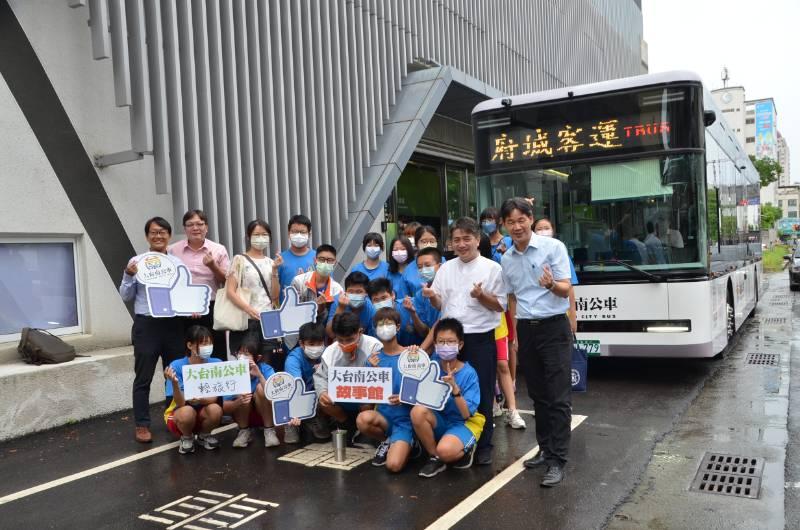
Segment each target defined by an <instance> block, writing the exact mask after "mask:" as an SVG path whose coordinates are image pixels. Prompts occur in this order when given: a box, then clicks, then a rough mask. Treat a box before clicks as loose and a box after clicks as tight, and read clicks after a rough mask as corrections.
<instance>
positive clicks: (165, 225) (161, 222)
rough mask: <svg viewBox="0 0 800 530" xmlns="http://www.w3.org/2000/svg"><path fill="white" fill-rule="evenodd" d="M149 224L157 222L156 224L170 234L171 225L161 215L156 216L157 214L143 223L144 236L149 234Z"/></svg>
mask: <svg viewBox="0 0 800 530" xmlns="http://www.w3.org/2000/svg"><path fill="white" fill-rule="evenodd" d="M151 224H157V225H158V226H160V227H161V228H163V229H164V230H166V231H167V232H169V235H172V225H170V224H169V222H168V221H167V220H166V219H164V218H163V217H158V216H156V217H151V218H150V219H148V220H147V221H146V222H145V223H144V235H146V236H147V235H150V225H151Z"/></svg>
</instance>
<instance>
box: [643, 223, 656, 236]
mask: <svg viewBox="0 0 800 530" xmlns="http://www.w3.org/2000/svg"><path fill="white" fill-rule="evenodd" d="M645 228H646V229H647V233H648V234H652V233H654V232H655V231H656V227H655V225H654V224H653V221H647V224H646V225H645Z"/></svg>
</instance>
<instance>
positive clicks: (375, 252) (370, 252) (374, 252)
mask: <svg viewBox="0 0 800 530" xmlns="http://www.w3.org/2000/svg"><path fill="white" fill-rule="evenodd" d="M364 253H365V254H366V255H367V257H368V258H369V259H375V258H377V257H378V256H380V255H381V247H367V248H366V250H364Z"/></svg>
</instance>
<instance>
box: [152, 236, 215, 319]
mask: <svg viewBox="0 0 800 530" xmlns="http://www.w3.org/2000/svg"><path fill="white" fill-rule="evenodd" d="M137 267H139V270H140V271H141V270H142V269H143V268H147V269H149V271H148V272H147V273H145V274H138V273H137V275H136V279H137V280H138V281H139V283H141V284H143V285H144V286H145V289H146V293H147V305H148V307H149V309H150V314H151V315H153V316H154V317H160V318H166V317H174V316H191V315H194V314H198V315H206V314H208V307H209V303H210V301H211V289H209V287H208V286H207V285H196V284H193V283H192V273H191V272H189V269H187V268H186V267H185V266H184V265H178V266H177V267H176V266H175V264H174V263H173V262H172V261H171V260H170V259H169V258H167V257H166V256H164V255H163V254H162V255H158V254H157V253H155V252H149V253H147V254H145V256H144V257H143V258H142V259H141V260H139V264H137ZM165 282H167V283H165Z"/></svg>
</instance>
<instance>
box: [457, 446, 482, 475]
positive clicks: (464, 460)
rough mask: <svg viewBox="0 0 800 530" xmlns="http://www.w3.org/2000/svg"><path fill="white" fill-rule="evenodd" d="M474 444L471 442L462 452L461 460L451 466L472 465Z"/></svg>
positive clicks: (464, 466) (464, 467)
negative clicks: (464, 451)
mask: <svg viewBox="0 0 800 530" xmlns="http://www.w3.org/2000/svg"><path fill="white" fill-rule="evenodd" d="M475 447H477V446H476V445H475V444H472V447H470V448H469V450H468V451H467V452H466V453H464V456H462V457H461V460H459V461H458V462H456V463H455V464H453V467H454V468H456V469H469V468H470V467H472V458H473V457H474V456H475Z"/></svg>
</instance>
